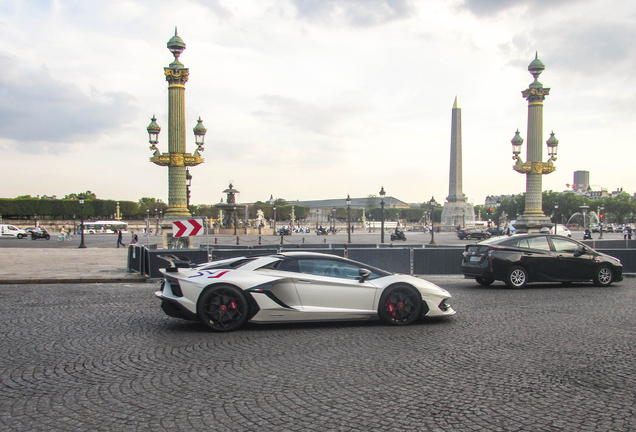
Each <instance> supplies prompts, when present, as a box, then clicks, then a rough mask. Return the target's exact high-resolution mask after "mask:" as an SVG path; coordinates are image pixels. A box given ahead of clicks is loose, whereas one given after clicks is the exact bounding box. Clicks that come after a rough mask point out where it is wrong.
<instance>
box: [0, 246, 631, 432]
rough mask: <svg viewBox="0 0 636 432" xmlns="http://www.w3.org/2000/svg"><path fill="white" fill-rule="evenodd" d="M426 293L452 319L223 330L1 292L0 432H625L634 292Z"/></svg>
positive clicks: (104, 305) (99, 292) (134, 301)
mask: <svg viewBox="0 0 636 432" xmlns="http://www.w3.org/2000/svg"><path fill="white" fill-rule="evenodd" d="M25 242H27V241H25ZM28 242H31V240H28ZM34 243H35V242H34ZM113 243H114V242H113ZM429 280H431V281H433V282H435V283H437V284H438V285H440V286H442V287H443V288H446V289H448V290H449V291H450V292H451V294H453V299H452V305H453V307H454V308H455V309H456V310H457V315H455V316H454V317H451V318H447V319H440V320H427V319H424V320H422V321H421V322H418V323H416V324H415V325H412V326H408V327H387V326H384V325H382V324H380V323H379V322H362V323H331V324H293V325H289V324H287V325H262V326H258V325H254V324H250V325H247V326H246V327H244V328H243V329H241V330H240V331H237V332H234V333H228V334H214V333H208V332H206V331H205V330H204V328H203V326H202V325H200V324H198V323H190V322H186V321H180V320H177V319H174V318H170V317H168V316H166V315H165V314H164V313H163V312H162V311H161V310H160V308H159V302H158V301H157V299H155V298H154V295H153V292H154V291H155V290H156V289H158V286H159V285H158V283H147V284H85V285H82V284H77V285H20V286H17V285H5V286H2V287H1V288H0V295H1V296H2V302H1V304H0V313H1V314H2V317H3V325H2V330H1V334H2V346H3V349H2V350H0V380H2V392H1V393H0V429H3V430H11V431H29V432H30V431H35V430H46V431H71V430H72V431H80V430H90V431H146V430H147V431H163V430H166V431H167V430H170V431H181V430H182V431H194V430H213V431H304V430H311V431H369V430H381V431H403V430H413V431H556V430H559V431H586V430H587V431H620V430H635V429H636V416H635V415H634V406H635V405H636V392H635V390H634V389H636V377H635V375H634V373H633V369H634V358H635V357H636V352H635V351H636V348H635V347H636V331H635V330H634V329H636V313H635V312H636V310H635V309H636V306H635V305H636V290H635V289H634V288H635V285H636V279H633V278H630V279H626V280H625V281H623V282H621V283H619V284H616V285H612V286H611V287H609V288H605V289H603V288H597V287H594V286H593V285H591V284H575V285H572V286H570V287H563V286H561V285H560V284H557V285H554V284H539V285H534V286H531V287H529V288H525V289H521V290H508V289H506V288H505V287H504V285H503V284H501V283H495V284H494V285H492V286H490V287H481V286H479V285H477V284H476V283H475V282H474V281H472V280H465V279H463V278H461V277H458V276H432V277H430V278H429Z"/></svg>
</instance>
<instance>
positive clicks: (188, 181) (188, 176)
mask: <svg viewBox="0 0 636 432" xmlns="http://www.w3.org/2000/svg"><path fill="white" fill-rule="evenodd" d="M191 186H192V174H190V170H189V169H188V168H186V206H187V207H188V210H190V191H191V189H190V187H191Z"/></svg>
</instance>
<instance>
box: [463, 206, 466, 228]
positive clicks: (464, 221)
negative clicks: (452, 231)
mask: <svg viewBox="0 0 636 432" xmlns="http://www.w3.org/2000/svg"><path fill="white" fill-rule="evenodd" d="M462 228H466V210H462Z"/></svg>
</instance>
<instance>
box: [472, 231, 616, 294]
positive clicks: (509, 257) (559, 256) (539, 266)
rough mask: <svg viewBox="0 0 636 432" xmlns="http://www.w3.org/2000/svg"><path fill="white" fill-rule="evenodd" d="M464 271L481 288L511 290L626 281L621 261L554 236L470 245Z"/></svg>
mask: <svg viewBox="0 0 636 432" xmlns="http://www.w3.org/2000/svg"><path fill="white" fill-rule="evenodd" d="M462 272H463V273H464V276H465V277H467V278H474V279H475V280H476V281H477V282H478V283H479V284H481V285H490V284H492V283H493V282H494V281H503V282H505V283H506V285H507V286H508V287H509V288H521V287H523V286H525V285H526V284H527V283H531V282H563V283H570V282H587V281H593V282H594V285H596V286H608V285H610V284H611V283H612V282H620V281H621V280H623V266H622V265H621V262H620V260H619V259H617V258H614V257H612V256H609V255H606V254H604V253H601V252H597V251H595V250H594V249H592V248H590V247H589V246H586V245H584V244H583V243H579V242H577V241H576V240H572V239H571V238H567V237H564V236H560V235H552V234H538V233H537V234H517V235H514V236H510V237H497V238H491V239H488V240H484V241H482V242H480V243H475V244H469V245H466V250H465V251H464V253H463V260H462Z"/></svg>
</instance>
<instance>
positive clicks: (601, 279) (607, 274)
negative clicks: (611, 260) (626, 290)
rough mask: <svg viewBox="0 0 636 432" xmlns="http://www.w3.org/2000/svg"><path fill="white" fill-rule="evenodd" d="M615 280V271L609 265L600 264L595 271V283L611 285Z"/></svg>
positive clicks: (597, 284) (601, 285)
mask: <svg viewBox="0 0 636 432" xmlns="http://www.w3.org/2000/svg"><path fill="white" fill-rule="evenodd" d="M613 281H614V272H613V271H612V269H611V268H610V267H609V266H607V265H602V266H599V267H598V268H597V269H596V271H595V272H594V285H596V286H600V287H603V286H609V285H610V284H611V283H612V282H613Z"/></svg>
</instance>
